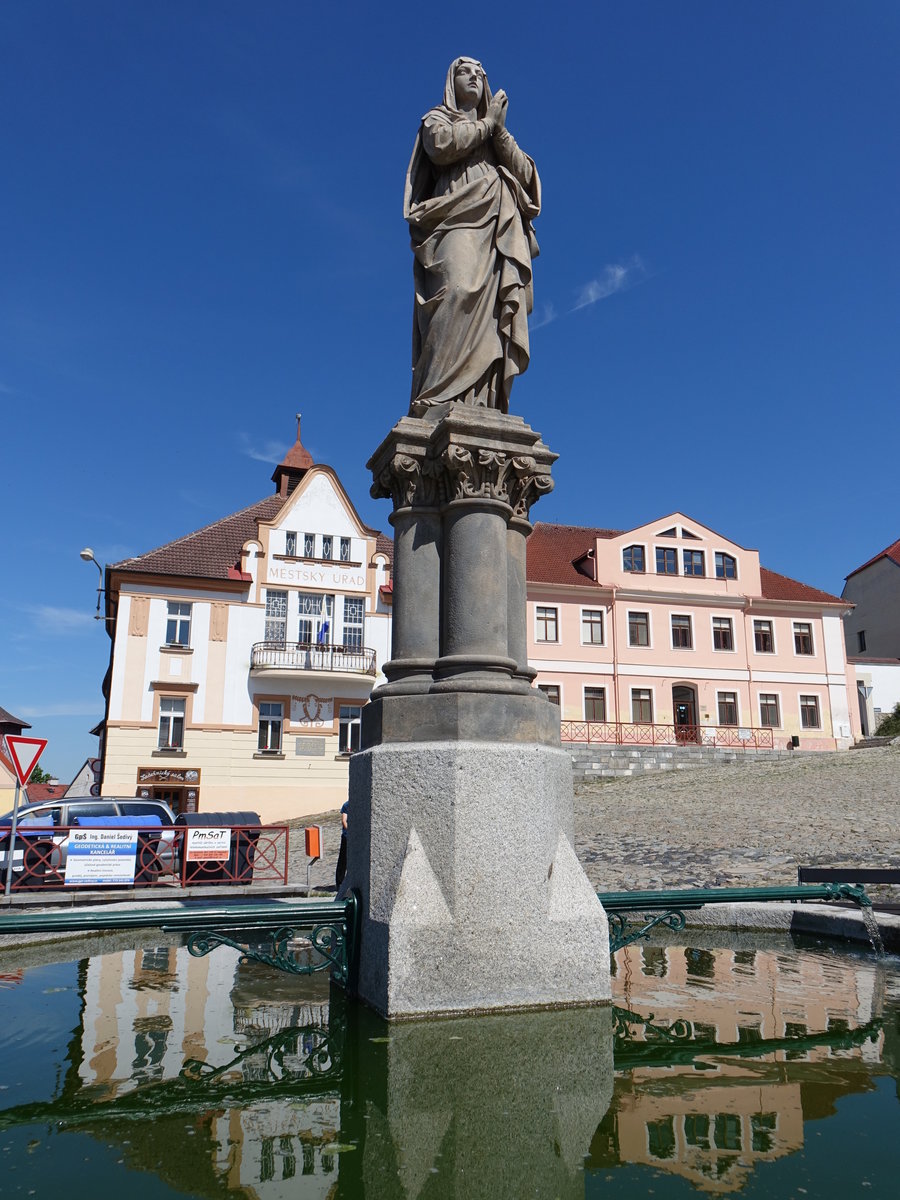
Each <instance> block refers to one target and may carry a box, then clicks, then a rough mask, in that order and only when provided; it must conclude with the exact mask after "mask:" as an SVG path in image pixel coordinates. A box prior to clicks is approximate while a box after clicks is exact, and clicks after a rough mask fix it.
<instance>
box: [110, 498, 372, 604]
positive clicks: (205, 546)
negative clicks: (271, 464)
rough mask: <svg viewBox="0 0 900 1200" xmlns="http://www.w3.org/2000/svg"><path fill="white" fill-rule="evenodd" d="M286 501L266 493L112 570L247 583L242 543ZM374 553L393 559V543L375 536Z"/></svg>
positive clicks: (125, 561)
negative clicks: (261, 498)
mask: <svg viewBox="0 0 900 1200" xmlns="http://www.w3.org/2000/svg"><path fill="white" fill-rule="evenodd" d="M285 503H286V498H285V497H284V496H266V498H265V499H264V500H258V501H257V502H256V503H255V504H251V505H249V506H248V507H247V508H242V509H241V510H240V512H236V513H232V514H231V516H230V517H223V518H222V519H221V520H220V521H214V522H213V523H212V524H211V525H206V526H204V528H203V529H198V530H196V532H194V533H188V534H186V535H185V536H184V537H180V538H176V539H175V541H173V542H168V543H167V544H166V545H165V546H159V547H158V548H157V549H156V550H148V551H147V553H146V554H139V555H136V556H135V557H134V558H125V559H123V560H122V561H121V562H117V563H113V564H112V570H114V571H127V572H129V573H131V572H133V573H135V574H140V575H180V576H186V577H188V578H193V579H229V580H233V581H241V582H245V583H246V582H249V581H250V579H251V578H252V577H251V576H250V575H247V574H246V573H242V572H241V550H242V549H243V546H244V543H245V542H247V541H250V540H251V539H252V538H255V537H258V536H259V522H260V521H271V520H272V518H273V517H275V516H276V515H277V514H278V513H279V512H280V511H281V509H282V508H283V506H284V505H285ZM375 552H376V554H385V555H387V557H388V558H393V553H394V542H393V539H392V538H391V537H389V536H388V535H387V534H384V533H379V534H377V536H376V539H375Z"/></svg>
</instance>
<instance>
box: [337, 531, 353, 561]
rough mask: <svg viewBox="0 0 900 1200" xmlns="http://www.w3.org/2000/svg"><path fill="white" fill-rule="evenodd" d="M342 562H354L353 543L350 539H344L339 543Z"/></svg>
mask: <svg viewBox="0 0 900 1200" xmlns="http://www.w3.org/2000/svg"><path fill="white" fill-rule="evenodd" d="M338 553H339V554H340V556H341V557H340V561H341V562H343V563H347V562H352V561H353V542H352V540H351V539H350V538H348V537H342V538H341V540H340V543H339V550H338Z"/></svg>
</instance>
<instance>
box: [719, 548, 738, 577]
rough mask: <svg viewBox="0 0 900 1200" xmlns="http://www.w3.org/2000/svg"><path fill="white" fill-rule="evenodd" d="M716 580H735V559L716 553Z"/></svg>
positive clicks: (728, 555)
mask: <svg viewBox="0 0 900 1200" xmlns="http://www.w3.org/2000/svg"><path fill="white" fill-rule="evenodd" d="M716 579H737V559H736V558H732V556H731V555H730V554H722V553H721V552H720V551H717V553H716Z"/></svg>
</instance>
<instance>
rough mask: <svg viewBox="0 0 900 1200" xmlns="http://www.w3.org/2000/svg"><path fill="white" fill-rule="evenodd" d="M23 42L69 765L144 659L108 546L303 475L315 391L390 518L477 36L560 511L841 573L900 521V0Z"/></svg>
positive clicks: (185, 19)
mask: <svg viewBox="0 0 900 1200" xmlns="http://www.w3.org/2000/svg"><path fill="white" fill-rule="evenodd" d="M456 9H459V15H457V12H456ZM395 14H396V15H395ZM401 14H402V15H401ZM413 14H415V15H413ZM467 14H470V15H467ZM0 38H2V44H3V46H4V58H5V62H4V68H3V71H2V73H0V96H2V109H3V113H4V119H3V122H2V125H0V149H2V157H3V162H4V164H5V168H6V169H5V171H4V184H3V187H2V189H0V238H2V243H0V245H2V250H0V261H2V264H3V265H2V271H0V408H2V427H0V428H2V431H0V438H2V470H0V486H2V511H3V513H4V516H5V519H6V520H5V526H6V539H5V540H6V546H7V550H6V554H5V556H4V562H5V569H4V572H3V581H4V586H3V588H2V590H0V619H2V628H3V631H4V636H3V645H2V652H0V705H2V706H3V707H5V708H8V709H10V710H11V711H13V712H15V713H17V714H19V715H22V716H24V717H26V719H28V720H29V721H30V723H31V725H32V727H33V731H34V733H35V734H37V735H40V736H45V737H49V738H50V747H49V749H48V751H47V753H46V755H45V759H44V765H45V766H47V767H49V768H51V769H53V770H54V771H55V772H56V773H58V774H60V775H61V776H62V777H63V778H66V779H68V778H70V777H71V775H72V774H73V773H74V771H75V770H76V769H77V768H78V766H79V765H80V764H81V762H82V761H83V760H84V759H85V758H86V757H88V755H90V754H93V753H94V752H95V750H96V739H94V738H92V737H90V736H89V734H88V730H89V729H90V728H91V726H92V725H93V724H94V723H95V722H96V721H97V720H99V718H100V717H101V716H102V711H103V707H102V699H101V695H100V683H101V680H102V677H103V674H104V671H105V669H106V663H107V657H108V641H107V638H106V635H105V633H104V631H103V628H102V624H101V623H100V622H95V621H94V620H93V618H92V612H93V605H94V601H95V598H96V593H95V591H94V589H95V587H96V584H97V580H98V577H97V572H96V571H95V569H94V567H93V566H92V565H91V564H89V563H88V564H84V563H82V562H81V561H80V559H79V557H78V551H79V550H80V549H81V548H82V547H83V546H85V545H90V546H92V547H93V548H94V550H95V552H96V554H97V557H98V558H99V559H100V560H101V562H104V563H105V562H109V561H114V560H116V559H119V558H123V557H125V556H127V555H130V554H134V553H140V552H142V551H145V550H148V549H151V548H152V547H154V546H157V545H160V544H162V543H164V542H166V541H168V540H170V539H171V538H173V537H177V536H179V535H181V534H183V533H187V532H189V531H190V530H192V529H196V528H199V527H200V526H201V525H204V524H206V523H208V522H209V521H212V520H215V519H216V518H217V517H220V516H223V515H225V514H226V513H229V512H233V511H234V510H236V509H238V508H241V507H243V506H244V505H246V504H249V503H251V502H252V501H254V500H257V499H259V498H261V497H262V496H264V495H267V494H269V492H270V489H271V484H270V482H269V476H270V474H271V471H272V468H273V466H274V464H275V462H276V461H277V459H278V457H279V456H280V454H281V453H282V452H283V451H284V450H285V449H286V448H287V446H288V445H290V444H291V442H292V441H293V436H294V430H295V423H294V413H295V412H297V411H301V412H302V413H303V434H304V442H305V444H306V446H307V448H308V449H309V450H310V451H311V452H312V454H313V455H314V456H315V458H316V459H317V460H318V461H322V462H328V463H330V464H331V465H332V466H333V467H335V468H336V470H337V471H338V473H339V474H340V476H341V478H342V479H343V481H344V483H345V485H346V486H347V488H348V490H349V491H350V493H351V496H352V497H353V499H354V500H355V502H356V503H357V505H358V507H359V509H360V512H361V515H362V517H363V519H364V520H366V521H369V522H370V523H372V524H375V525H377V526H378V527H380V528H384V529H387V528H388V525H387V516H388V507H387V505H386V503H385V502H383V501H381V502H375V501H372V500H370V499H369V496H368V484H369V480H368V478H367V475H366V472H365V462H366V459H367V458H368V456H369V454H370V453H371V451H372V450H373V449H374V448H375V446H376V445H377V444H378V443H379V442H380V440H381V438H382V437H383V436H384V434H385V433H386V432H387V430H388V428H389V427H390V426H391V425H392V424H393V422H394V421H395V420H396V419H397V418H398V417H399V416H400V415H401V414H402V413H404V412H405V411H406V407H407V404H408V388H409V370H410V327H411V309H412V274H411V271H412V261H411V254H410V251H409V242H408V236H407V232H406V227H405V225H404V222H403V219H402V214H401V200H402V185H403V177H404V172H405V169H406V165H407V161H408V158H409V153H410V150H411V148H412V143H413V138H414V135H415V131H416V127H417V124H418V120H419V117H420V116H421V115H422V114H423V113H424V112H425V111H426V110H427V109H428V108H430V107H431V106H432V105H433V104H435V103H437V102H439V100H440V98H441V93H442V88H443V80H444V75H445V72H446V69H447V65H448V63H449V62H450V60H451V59H452V58H454V57H455V56H456V55H458V54H471V55H474V56H476V57H478V58H480V59H481V60H482V62H483V63H484V65H485V68H486V70H487V72H488V77H489V79H490V82H491V85H492V87H493V88H494V89H495V90H496V89H497V88H499V87H502V88H504V89H505V90H506V91H507V92H508V94H509V97H510V105H509V117H508V124H509V128H510V129H511V130H512V132H513V133H514V134H515V136H516V138H517V139H518V141H519V144H520V145H521V146H522V147H523V149H525V150H526V151H527V152H528V153H530V154H531V155H532V156H533V158H534V159H535V160H536V162H537V165H538V169H539V171H540V174H541V178H542V182H543V189H544V211H543V213H542V215H541V217H540V218H539V220H538V222H537V233H538V238H539V240H540V243H541V250H542V253H541V257H540V259H539V260H538V262H537V263H536V267H535V314H534V321H533V337H532V361H531V367H530V369H529V371H528V373H527V375H526V376H525V377H524V378H523V379H521V380H519V381H517V383H516V386H515V388H514V390H513V397H512V401H513V403H512V408H513V411H515V412H517V413H520V414H521V415H523V416H524V417H525V418H526V419H527V420H528V421H529V422H530V423H531V424H532V425H533V426H534V427H535V428H537V429H539V430H541V431H542V432H543V434H544V437H545V439H546V440H547V442H548V443H549V444H550V446H551V447H552V448H553V449H554V450H556V451H558V452H559V454H560V456H561V457H560V460H559V463H558V464H557V468H556V481H557V482H556V490H555V492H554V493H553V494H552V496H550V497H549V498H547V499H545V500H542V501H541V503H540V505H539V506H538V508H536V509H535V512H534V514H533V515H534V516H535V517H536V518H538V519H542V520H545V521H561V522H569V523H575V524H577V523H584V524H598V525H606V526H611V527H616V528H627V527H630V526H633V525H637V524H640V523H642V522H644V521H647V520H652V519H653V518H655V517H657V516H660V515H662V514H664V513H667V512H670V511H672V510H674V509H680V510H683V511H685V512H687V513H688V514H690V515H691V516H693V517H694V518H695V519H697V520H699V521H702V522H704V523H706V524H708V525H710V526H712V527H713V528H715V529H717V530H719V531H721V532H722V533H724V534H727V535H728V536H729V537H732V538H734V539H735V540H736V541H737V542H739V543H742V544H744V545H747V546H752V547H758V548H759V549H760V551H761V555H762V561H763V562H764V564H765V565H767V566H769V567H770V568H772V569H773V570H777V571H781V572H783V573H785V574H788V575H792V576H794V577H795V578H799V579H802V580H803V581H805V582H807V583H811V584H814V585H816V586H818V587H822V588H825V589H827V590H829V591H833V592H837V593H839V592H840V590H841V588H842V586H843V579H844V576H845V575H846V574H847V573H848V572H849V571H850V570H852V569H853V568H854V567H856V566H858V565H859V564H860V563H861V562H863V561H864V560H865V559H867V558H868V557H870V556H871V555H872V554H874V553H876V552H877V551H879V550H880V549H882V548H883V547H884V546H886V545H888V544H889V543H890V542H892V541H894V540H895V539H896V538H897V536H898V535H900V528H898V523H897V522H898V517H897V485H896V479H897V468H896V456H897V449H896V448H897V445H898V441H900V439H898V433H900V416H898V410H900V405H898V377H900V370H898V368H900V339H898V336H897V334H898V317H900V311H898V309H900V304H898V295H900V292H898V279H900V269H898V268H900V261H898V259H900V255H898V237H900V234H898V229H900V221H898V215H900V214H898V196H900V188H898V155H897V140H896V139H897V112H898V110H900V94H898V93H900V82H898V80H900V76H898V72H897V68H896V64H897V61H898V52H900V6H898V5H897V4H896V3H895V2H894V0H883V2H872V0H857V2H855V3H853V4H850V3H845V2H841V3H834V2H829V0H792V2H790V3H788V2H784V0H779V2H767V0H753V2H752V3H751V2H746V3H740V2H737V0H735V2H730V3H723V2H722V0H694V2H689V0H680V2H676V0H644V2H641V0H631V2H629V3H624V2H621V0H620V2H619V3H617V4H609V3H597V2H594V3H580V2H578V3H568V4H567V3H563V4H556V5H552V4H547V3H534V2H532V0H524V2H523V3H519V4H517V5H515V6H513V7H509V6H500V7H496V8H494V9H491V8H490V6H484V5H478V6H467V7H466V8H465V10H464V9H463V8H462V6H449V5H441V6H437V5H434V6H417V7H416V8H415V9H414V8H412V7H409V6H404V7H403V8H402V10H401V8H400V6H385V5H376V4H371V3H367V4H364V3H351V4H341V3H333V4H330V5H312V4H308V3H305V2H301V0H291V2H287V0H281V2H278V0H267V2H266V3H263V4H250V3H249V2H244V0H180V2H179V3H177V4H175V3H155V4H154V3H146V4H123V3H121V2H120V0H78V2H75V0H72V2H68V3H67V2H65V0H54V2H52V3H50V2H46V0H4V3H3V4H2V5H0Z"/></svg>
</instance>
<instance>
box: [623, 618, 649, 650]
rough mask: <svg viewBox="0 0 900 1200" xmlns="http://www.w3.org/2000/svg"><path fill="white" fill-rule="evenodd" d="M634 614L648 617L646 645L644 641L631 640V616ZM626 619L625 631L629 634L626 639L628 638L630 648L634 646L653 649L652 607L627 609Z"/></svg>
mask: <svg viewBox="0 0 900 1200" xmlns="http://www.w3.org/2000/svg"><path fill="white" fill-rule="evenodd" d="M632 615H634V616H641V617H646V618H647V644H646V645H644V643H643V642H633V641H632V640H631V618H632ZM625 619H626V629H625V632H626V634H627V639H626V640H627V643H628V647H629V649H632V648H633V649H635V650H652V649H653V619H652V617H651V615H650V609H649V608H648V609H642V608H629V609H626V610H625Z"/></svg>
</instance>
